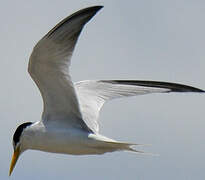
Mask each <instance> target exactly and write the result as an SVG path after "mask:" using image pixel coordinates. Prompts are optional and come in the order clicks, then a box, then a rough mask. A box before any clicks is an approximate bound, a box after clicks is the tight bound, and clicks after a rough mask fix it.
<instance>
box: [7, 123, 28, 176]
mask: <svg viewBox="0 0 205 180" xmlns="http://www.w3.org/2000/svg"><path fill="white" fill-rule="evenodd" d="M31 124H32V122H26V123H23V124H21V125H20V126H18V127H17V129H16V131H15V133H14V135H13V148H14V153H13V156H12V160H11V165H10V170H9V176H10V175H11V173H12V171H13V169H14V167H15V165H16V162H17V160H18V158H19V156H20V154H21V153H22V152H23V151H24V150H25V149H24V147H23V143H22V137H23V134H24V131H25V129H26V128H28V127H29V126H30V125H31Z"/></svg>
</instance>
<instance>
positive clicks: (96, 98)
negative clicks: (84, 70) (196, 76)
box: [75, 80, 204, 132]
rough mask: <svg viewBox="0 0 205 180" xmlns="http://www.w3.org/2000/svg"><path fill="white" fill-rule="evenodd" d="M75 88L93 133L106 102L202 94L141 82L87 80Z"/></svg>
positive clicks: (191, 89)
mask: <svg viewBox="0 0 205 180" xmlns="http://www.w3.org/2000/svg"><path fill="white" fill-rule="evenodd" d="M75 88H76V93H77V95H78V99H79V102H80V107H81V111H82V115H83V119H84V120H85V122H86V124H87V125H88V126H89V127H90V128H91V129H92V130H93V131H94V132H98V131H99V125H98V116H99V112H100V109H101V108H102V106H103V104H104V103H105V102H106V101H108V100H111V99H115V98H121V97H129V96H137V95H143V94H150V93H169V92H204V91H203V90H201V89H198V88H195V87H192V86H187V85H183V84H177V83H169V82H159V81H141V80H99V81H95V80H87V81H81V82H77V83H75Z"/></svg>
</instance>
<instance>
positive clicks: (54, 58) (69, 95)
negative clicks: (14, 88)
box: [10, 6, 204, 174]
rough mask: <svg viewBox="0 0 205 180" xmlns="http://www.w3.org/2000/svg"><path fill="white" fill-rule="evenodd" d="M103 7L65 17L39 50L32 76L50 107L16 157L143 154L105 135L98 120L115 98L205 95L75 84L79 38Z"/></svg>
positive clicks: (175, 88)
mask: <svg viewBox="0 0 205 180" xmlns="http://www.w3.org/2000/svg"><path fill="white" fill-rule="evenodd" d="M101 8H102V6H94V7H89V8H86V9H82V10H80V11H78V12H76V13H74V14H72V15H71V16H69V17H67V18H65V19H64V20H63V21H61V22H60V23H59V24H57V25H56V26H55V27H54V28H53V29H52V30H51V31H49V32H48V33H47V34H46V35H45V36H44V37H43V38H42V39H41V40H40V41H39V42H38V43H37V44H36V46H35V47H34V49H33V52H32V54H31V57H30V60H29V67H28V71H29V73H30V75H31V77H32V78H33V80H34V81H35V83H36V85H37V86H38V88H39V90H40V92H41V95H42V98H43V103H44V109H43V113H42V119H41V120H40V121H38V122H36V123H24V124H22V125H20V126H19V127H18V128H17V130H16V132H15V133H14V138H13V144H14V155H13V158H12V162H11V167H10V174H11V172H12V170H13V168H14V166H15V163H16V161H17V159H18V156H19V155H20V154H21V153H22V152H24V151H25V150H27V149H36V150H42V151H47V152H53V153H64V154H76V155H83V154H103V153H105V152H113V151H120V150H128V151H134V152H139V153H142V152H140V151H137V150H135V149H133V148H131V146H132V145H137V144H132V143H123V142H119V141H115V140H113V139H110V138H107V137H105V136H102V135H100V134H99V124H98V116H99V112H100V109H101V108H102V106H103V104H104V103H105V102H106V101H107V100H110V99H114V98H119V97H127V96H135V95H143V94H148V93H167V92H204V91H203V90H200V89H197V88H194V87H191V86H186V85H182V84H175V83H168V82H157V81H140V80H87V81H81V82H77V83H75V84H73V83H72V80H71V77H70V74H69V67H70V64H71V57H72V53H73V50H74V48H75V44H76V42H77V39H78V37H79V35H80V32H81V31H82V29H83V27H84V25H85V24H86V23H87V22H88V21H89V20H90V19H91V18H92V17H93V16H94V15H95V14H96V13H97V12H98V11H99V10H100V9H101Z"/></svg>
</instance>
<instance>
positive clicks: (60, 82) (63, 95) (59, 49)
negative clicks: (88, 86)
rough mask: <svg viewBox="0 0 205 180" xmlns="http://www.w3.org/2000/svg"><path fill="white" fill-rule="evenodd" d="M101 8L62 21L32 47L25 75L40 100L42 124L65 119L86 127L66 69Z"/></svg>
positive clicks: (93, 8) (72, 123) (76, 14)
mask: <svg viewBox="0 0 205 180" xmlns="http://www.w3.org/2000/svg"><path fill="white" fill-rule="evenodd" d="M101 8H102V6H94V7H89V8H86V9H82V10H80V11H78V12H76V13H74V14H72V15H71V16H69V17H67V18H65V19H64V20H63V21H61V22H60V23H59V24H57V25H56V26H55V27H54V28H53V29H52V30H50V31H49V32H48V33H47V34H46V35H45V36H44V37H43V38H42V39H41V40H40V41H39V42H38V43H37V45H36V46H35V47H34V49H33V52H32V54H31V57H30V61H29V67H28V71H29V73H30V75H31V77H32V78H33V80H34V81H35V83H36V85H37V86H38V88H39V90H40V92H41V95H42V97H43V102H44V110H43V115H42V119H43V120H44V121H47V122H48V120H49V121H50V120H56V119H59V120H65V119H66V120H67V122H68V124H69V123H70V125H76V126H80V127H83V126H86V125H85V123H84V122H83V120H82V115H81V111H80V108H79V103H78V100H77V97H76V93H75V90H74V88H73V83H72V81H71V77H70V75H69V66H70V60H71V56H72V53H73V50H74V47H75V44H76V42H77V39H78V37H79V35H80V32H81V31H82V29H83V27H84V25H85V24H86V23H87V22H88V21H89V20H90V19H91V18H92V17H93V16H94V15H95V14H96V13H97V12H98V11H99V10H100V9H101Z"/></svg>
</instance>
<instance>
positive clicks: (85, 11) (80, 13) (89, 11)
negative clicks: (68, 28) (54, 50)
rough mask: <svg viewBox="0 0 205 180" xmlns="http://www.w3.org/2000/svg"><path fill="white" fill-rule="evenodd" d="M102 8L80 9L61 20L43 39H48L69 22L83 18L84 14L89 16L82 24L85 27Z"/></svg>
mask: <svg viewBox="0 0 205 180" xmlns="http://www.w3.org/2000/svg"><path fill="white" fill-rule="evenodd" d="M102 8H103V6H90V7H87V8H84V9H81V10H79V11H77V12H75V13H73V14H71V15H70V16H68V17H67V18H65V19H63V20H62V21H61V22H59V23H58V24H57V25H56V26H55V27H54V28H53V29H51V30H50V31H49V32H48V33H47V34H46V35H45V36H44V37H50V36H52V34H54V33H55V32H56V31H57V30H58V29H60V28H61V27H62V26H63V25H65V24H66V23H68V22H69V21H71V20H73V19H75V18H77V17H79V16H83V15H85V14H89V16H88V17H87V18H85V19H84V22H83V23H82V24H83V25H85V24H86V23H87V22H88V21H89V20H90V19H91V18H92V17H93V16H94V15H95V14H96V13H97V12H98V11H99V10H100V9H102Z"/></svg>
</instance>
